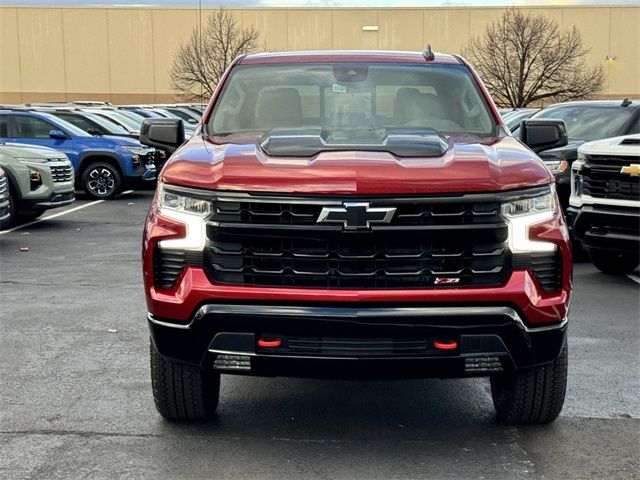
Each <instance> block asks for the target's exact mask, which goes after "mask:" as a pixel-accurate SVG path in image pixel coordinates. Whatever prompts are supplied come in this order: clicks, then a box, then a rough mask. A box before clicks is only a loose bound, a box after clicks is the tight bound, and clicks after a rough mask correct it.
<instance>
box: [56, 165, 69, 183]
mask: <svg viewBox="0 0 640 480" xmlns="http://www.w3.org/2000/svg"><path fill="white" fill-rule="evenodd" d="M51 177H52V178H53V181H54V182H56V183H62V182H70V181H71V180H73V167H72V166H71V165H59V166H52V167H51Z"/></svg>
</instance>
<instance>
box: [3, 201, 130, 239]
mask: <svg viewBox="0 0 640 480" xmlns="http://www.w3.org/2000/svg"><path fill="white" fill-rule="evenodd" d="M129 193H133V190H126V191H124V192H122V193H121V194H120V195H118V197H121V196H122V195H127V194H129ZM116 198H117V197H116ZM103 202H106V200H95V201H93V202H89V203H85V204H84V205H80V206H79V207H74V208H70V209H69V210H65V211H64V212H59V213H54V214H53V215H47V216H46V217H42V218H38V219H37V220H34V221H33V222H29V223H25V224H23V225H18V226H16V227H13V228H10V229H9V230H2V231H0V235H5V234H7V233H11V232H15V231H16V230H20V229H22V228H27V227H30V226H31V225H35V224H36V223H40V222H44V221H45V220H51V219H52V218H58V217H62V216H63V215H66V214H67V213H73V212H77V211H78V210H82V209H83V208H87V207H91V206H92V205H98V204H99V203H103Z"/></svg>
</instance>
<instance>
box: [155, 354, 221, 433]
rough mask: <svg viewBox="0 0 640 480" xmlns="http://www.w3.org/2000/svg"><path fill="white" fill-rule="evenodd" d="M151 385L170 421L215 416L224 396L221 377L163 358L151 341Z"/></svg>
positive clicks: (156, 401) (157, 403)
mask: <svg viewBox="0 0 640 480" xmlns="http://www.w3.org/2000/svg"><path fill="white" fill-rule="evenodd" d="M150 353H151V385H152V387H153V399H154V401H155V404H156V409H157V410H158V412H160V415H162V416H163V417H164V418H166V419H167V420H206V419H208V418H211V417H213V415H214V413H215V411H216V407H217V406H218V397H219V394H220V374H218V373H215V372H204V371H203V370H202V369H201V368H200V367H198V366H193V365H188V364H184V363H178V362H175V361H172V360H170V359H168V358H165V357H163V356H162V355H160V354H159V353H158V351H157V350H156V348H155V347H154V345H153V342H151V347H150Z"/></svg>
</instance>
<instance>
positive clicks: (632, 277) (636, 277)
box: [627, 273, 640, 283]
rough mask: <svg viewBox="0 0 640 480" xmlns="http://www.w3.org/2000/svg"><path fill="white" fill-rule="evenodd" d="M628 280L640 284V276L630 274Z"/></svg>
mask: <svg viewBox="0 0 640 480" xmlns="http://www.w3.org/2000/svg"><path fill="white" fill-rule="evenodd" d="M627 278H630V279H631V280H633V281H634V282H636V283H640V277H639V276H638V275H634V274H633V273H630V274H629V275H627Z"/></svg>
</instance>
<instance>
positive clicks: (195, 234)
mask: <svg viewBox="0 0 640 480" xmlns="http://www.w3.org/2000/svg"><path fill="white" fill-rule="evenodd" d="M156 197H157V202H158V211H159V213H160V215H162V216H164V217H168V218H170V219H172V220H176V221H178V222H180V223H183V224H185V225H186V235H185V237H184V238H175V239H169V240H162V241H160V242H159V244H158V245H159V246H160V248H164V249H180V250H192V251H202V250H203V249H204V246H205V243H206V229H205V226H206V223H205V219H206V217H208V216H209V214H210V213H211V199H209V198H206V197H205V196H204V195H203V196H198V195H197V194H194V193H191V192H185V191H183V190H179V189H174V188H171V187H170V186H167V185H165V184H164V183H162V182H158V190H157V193H156Z"/></svg>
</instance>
